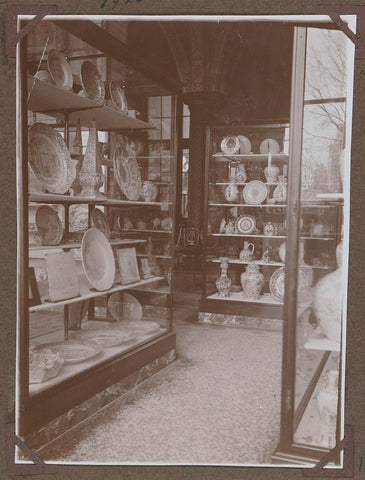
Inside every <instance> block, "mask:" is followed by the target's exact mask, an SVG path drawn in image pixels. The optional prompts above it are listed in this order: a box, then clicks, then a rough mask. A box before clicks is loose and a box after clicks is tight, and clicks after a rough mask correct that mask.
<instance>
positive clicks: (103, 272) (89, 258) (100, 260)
mask: <svg viewBox="0 0 365 480" xmlns="http://www.w3.org/2000/svg"><path fill="white" fill-rule="evenodd" d="M81 255H82V266H83V269H84V272H85V275H86V278H87V279H88V281H89V282H90V283H91V285H92V286H93V287H94V288H95V289H96V290H100V291H103V290H109V288H111V287H112V285H113V283H114V278H115V261H114V254H113V250H112V247H111V246H110V243H109V241H108V239H107V238H106V236H105V235H104V234H103V233H102V232H101V231H100V230H98V229H96V228H90V229H89V230H88V231H87V232H86V233H85V235H84V236H83V238H82V242H81Z"/></svg>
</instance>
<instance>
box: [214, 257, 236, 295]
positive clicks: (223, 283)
mask: <svg viewBox="0 0 365 480" xmlns="http://www.w3.org/2000/svg"><path fill="white" fill-rule="evenodd" d="M220 260H221V276H220V277H219V278H218V279H217V281H216V282H215V284H216V286H217V290H218V296H219V297H223V298H226V297H229V291H230V289H231V286H232V281H231V279H230V278H228V275H227V271H228V261H229V258H227V257H222V258H221V259H220Z"/></svg>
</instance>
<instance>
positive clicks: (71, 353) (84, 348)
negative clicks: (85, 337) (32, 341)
mask: <svg viewBox="0 0 365 480" xmlns="http://www.w3.org/2000/svg"><path fill="white" fill-rule="evenodd" d="M102 349H103V347H102V346H101V345H99V344H98V343H94V342H85V341H81V340H64V341H62V342H52V343H43V344H41V345H36V346H35V347H33V349H32V350H33V351H34V352H42V351H43V350H49V351H51V352H52V353H58V354H59V355H60V357H61V358H63V360H64V362H65V364H70V363H80V362H83V361H85V360H88V359H89V358H92V357H95V356H96V355H98V354H99V353H100V352H101V351H102Z"/></svg>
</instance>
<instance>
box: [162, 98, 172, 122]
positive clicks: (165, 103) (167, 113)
mask: <svg viewBox="0 0 365 480" xmlns="http://www.w3.org/2000/svg"><path fill="white" fill-rule="evenodd" d="M161 101H162V117H171V97H170V96H167V95H165V96H164V97H161Z"/></svg>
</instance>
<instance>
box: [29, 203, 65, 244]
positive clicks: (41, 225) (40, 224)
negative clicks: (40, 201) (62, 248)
mask: <svg viewBox="0 0 365 480" xmlns="http://www.w3.org/2000/svg"><path fill="white" fill-rule="evenodd" d="M35 222H36V225H37V230H38V232H39V234H40V236H41V237H42V242H43V245H58V244H59V243H60V241H61V240H62V235H63V228H62V223H61V220H60V217H59V216H58V214H57V212H56V210H53V208H51V207H49V206H48V205H41V206H40V207H39V208H38V209H37V212H36V214H35Z"/></svg>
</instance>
